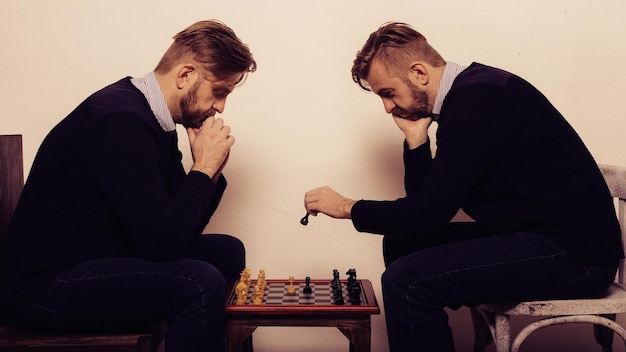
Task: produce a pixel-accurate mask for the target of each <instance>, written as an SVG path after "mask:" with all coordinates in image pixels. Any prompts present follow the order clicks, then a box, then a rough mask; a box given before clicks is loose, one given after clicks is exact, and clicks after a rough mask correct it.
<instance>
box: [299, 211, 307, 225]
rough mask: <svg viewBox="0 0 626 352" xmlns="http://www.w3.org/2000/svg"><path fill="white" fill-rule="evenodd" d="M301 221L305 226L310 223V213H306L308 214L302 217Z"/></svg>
mask: <svg viewBox="0 0 626 352" xmlns="http://www.w3.org/2000/svg"><path fill="white" fill-rule="evenodd" d="M300 223H301V224H302V225H304V226H306V225H307V224H308V223H309V213H306V215H305V216H304V217H303V218H302V219H300Z"/></svg>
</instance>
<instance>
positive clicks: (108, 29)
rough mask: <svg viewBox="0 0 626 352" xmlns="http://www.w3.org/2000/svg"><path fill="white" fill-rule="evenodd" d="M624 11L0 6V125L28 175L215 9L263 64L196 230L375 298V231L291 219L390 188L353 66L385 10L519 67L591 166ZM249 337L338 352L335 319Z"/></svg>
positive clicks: (524, 5) (602, 130)
mask: <svg viewBox="0 0 626 352" xmlns="http://www.w3.org/2000/svg"><path fill="white" fill-rule="evenodd" d="M625 13H626V1H624V0H600V1H596V2H590V1H583V0H573V1H543V0H527V1H513V0H507V1H505V0H477V1H471V2H469V1H468V2H466V1H460V0H459V1H450V0H448V1H415V0H397V1H394V0H388V1H379V0H376V1H374V0H350V1H343V0H318V1H296V0H293V1H288V0H283V1H279V0H266V1H233V0H222V1H206V0H205V1H199V0H195V1H194V0H177V1H165V0H132V1H128V0H101V1H88V0H55V1H36V0H0V45H1V48H2V49H1V50H2V55H1V56H0V77H1V80H2V83H0V107H1V109H2V118H0V134H11V133H19V134H23V136H24V159H25V160H24V161H25V168H26V171H28V169H29V168H30V165H31V163H32V160H33V158H34V155H35V153H36V150H37V148H38V146H39V144H40V143H41V141H42V139H43V138H44V137H45V135H46V133H47V132H48V131H49V130H50V129H51V128H52V127H53V126H54V125H55V124H56V123H57V122H58V121H59V120H61V119H62V118H63V117H64V116H65V115H66V114H67V113H69V112H70V111H71V110H72V109H73V108H74V107H75V106H76V105H77V104H78V103H80V102H81V101H82V100H83V99H84V98H85V97H86V96H87V95H89V94H91V93H92V92H93V91H95V90H97V89H99V88H101V87H103V86H104V85H106V84H109V83H111V82H113V81H116V80H118V79H119V78H121V77H123V76H126V75H131V76H140V75H143V74H145V73H147V72H148V71H150V70H152V69H153V68H154V66H155V65H156V63H157V62H158V60H159V58H160V57H161V55H162V53H163V52H164V50H165V49H166V48H167V47H168V46H169V44H170V43H171V37H172V36H173V35H174V34H175V33H176V32H178V31H179V30H181V29H183V28H184V27H186V26H187V25H189V24H191V23H193V22H195V21H197V20H201V19H208V18H216V19H220V20H222V21H224V22H225V23H226V24H227V25H229V26H230V27H232V28H233V29H234V30H235V31H236V32H237V33H238V35H239V36H240V37H241V38H242V40H243V41H244V42H246V43H248V44H249V45H250V47H251V50H252V52H253V53H254V55H255V57H256V59H257V62H258V65H259V69H258V72H257V73H254V74H252V75H251V76H250V77H249V79H248V81H247V82H246V83H245V85H244V86H242V87H240V88H238V89H237V90H236V91H235V92H234V93H233V94H232V95H231V97H229V100H228V104H227V106H226V111H225V113H224V114H223V117H224V119H225V120H226V121H227V123H228V124H229V125H231V127H232V131H233V132H232V133H233V135H234V136H235V137H236V138H237V141H236V144H235V146H234V147H233V150H232V152H231V158H230V162H229V165H228V166H227V169H226V170H225V174H226V176H227V177H228V178H229V182H230V187H229V189H228V191H227V193H226V195H225V197H224V200H223V203H222V206H221V207H220V209H219V211H218V212H217V214H216V215H215V218H214V220H213V221H212V223H211V224H210V225H209V227H208V229H207V231H209V232H223V233H229V234H233V235H236V236H238V237H239V238H240V239H242V240H243V241H244V243H245V244H246V246H247V253H248V256H247V258H248V266H249V267H250V269H251V270H252V271H253V272H255V273H256V272H257V271H258V270H259V269H265V271H266V272H267V275H268V278H286V277H288V276H295V277H297V278H303V277H305V276H311V277H313V278H330V277H331V273H332V270H333V269H335V268H337V269H339V270H340V271H342V272H345V271H346V270H347V269H348V268H351V267H354V268H356V269H357V272H358V275H359V277H360V278H369V279H370V280H372V282H373V283H374V285H375V289H376V292H377V294H378V299H379V300H381V298H382V297H381V294H380V283H379V278H380V275H381V273H382V271H383V265H382V256H381V250H380V243H381V239H380V237H378V236H375V235H370V234H360V233H357V232H356V231H355V230H354V228H353V227H352V225H351V223H350V222H349V221H339V220H332V219H329V218H327V217H324V216H320V217H317V218H312V219H310V223H309V226H307V227H303V226H301V225H300V224H299V219H300V218H301V217H302V216H303V215H304V213H305V211H304V208H303V205H302V203H303V195H304V192H305V191H307V190H309V189H311V188H314V187H318V186H321V185H330V186H332V187H334V188H335V189H336V190H337V191H339V192H341V193H343V194H344V195H346V196H348V197H352V198H356V199H359V198H368V199H395V198H397V197H400V196H402V193H403V192H402V164H401V145H402V135H401V133H400V132H399V131H398V130H397V128H396V127H395V125H394V123H393V122H392V121H391V119H390V118H389V117H388V116H387V115H386V114H385V113H384V111H383V108H382V104H381V103H380V101H379V99H377V98H376V97H375V96H374V95H372V94H368V93H365V92H363V91H361V90H360V89H358V88H357V86H356V85H355V84H354V83H353V82H352V81H351V77H350V68H351V63H352V60H353V59H354V55H355V53H356V51H357V50H358V49H359V48H360V47H361V45H362V44H363V42H364V41H365V39H366V38H367V36H368V35H369V33H371V32H372V31H373V30H375V29H376V28H377V27H378V26H379V25H381V24H382V23H384V22H386V21H391V20H394V21H404V22H408V23H411V24H412V25H414V26H415V28H416V29H418V30H419V31H421V32H422V33H423V34H424V35H426V37H427V38H429V41H430V42H431V44H433V45H434V46H435V47H436V48H437V49H438V50H439V51H440V53H441V54H442V55H443V56H444V57H445V58H446V59H448V60H450V61H454V62H457V63H460V64H464V65H465V64H469V63H471V62H472V61H479V62H482V63H485V64H489V65H494V66H498V67H501V68H504V69H507V70H510V71H513V72H515V73H517V74H519V75H521V76H522V77H524V78H526V79H528V80H529V81H530V82H532V83H533V84H535V85H536V86H537V87H538V88H539V89H541V90H542V91H543V92H544V94H545V95H546V96H548V98H550V99H551V100H552V102H553V103H554V104H555V105H556V106H557V108H558V109H560V111H561V112H562V113H563V114H564V115H565V116H566V118H567V119H568V120H569V121H570V122H571V124H572V125H573V126H574V128H576V130H577V131H578V132H579V134H580V135H581V137H582V138H583V139H584V140H585V141H586V143H587V145H588V147H589V149H590V150H591V152H592V154H593V155H594V156H595V157H596V159H597V160H598V161H599V162H603V163H616V164H622V165H626V153H624V152H623V151H624V146H623V144H624V137H623V133H624V130H625V127H626V122H624V119H623V118H624V115H623V110H624V101H625V98H626V97H625V94H624V93H625V92H626V65H624V59H623V58H624V57H625V56H626V50H625V49H624V47H625V45H624V43H625V37H626V25H625V24H624V23H625V22H624V14H625ZM179 133H181V149H182V150H184V151H185V158H186V159H185V162H186V165H187V166H188V165H189V153H188V152H187V150H188V146H187V143H186V138H185V134H184V132H183V131H182V130H179ZM33 220H34V221H36V219H33ZM529 284H531V283H529ZM451 324H452V326H453V328H454V331H455V338H456V343H457V347H458V351H470V350H471V328H470V326H469V318H468V315H467V311H466V310H463V309H462V310H460V311H458V312H453V313H452V314H451ZM572 331H574V333H572ZM579 331H580V332H581V333H578V332H579ZM590 331H591V330H590V328H589V327H587V326H583V327H576V328H574V329H573V330H572V329H570V330H567V329H566V330H561V329H558V328H557V329H554V330H547V331H546V332H543V331H542V332H539V333H537V335H536V336H534V337H532V338H531V339H530V340H529V341H528V343H527V344H525V345H524V346H523V348H525V350H526V351H548V350H555V348H556V347H555V346H558V345H559V343H563V344H564V346H566V347H563V348H564V349H558V350H569V351H586V350H589V349H590V348H591V347H590V346H592V336H591V334H590ZM255 345H256V351H257V352H265V351H272V352H275V351H331V352H333V351H345V350H347V342H346V340H345V339H344V338H343V336H342V335H341V334H340V333H339V332H338V331H337V330H336V329H333V328H260V329H258V330H257V332H256V333H255ZM540 345H544V347H538V346H540ZM372 350H373V351H376V352H378V351H387V347H386V333H385V328H384V318H383V315H380V316H375V317H374V319H373V347H372Z"/></svg>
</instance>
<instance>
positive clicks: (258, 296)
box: [252, 285, 263, 306]
mask: <svg viewBox="0 0 626 352" xmlns="http://www.w3.org/2000/svg"><path fill="white" fill-rule="evenodd" d="M262 303H263V294H262V293H261V288H260V287H259V286H258V285H255V286H254V293H252V304H254V305H255V306H258V305H261V304H262Z"/></svg>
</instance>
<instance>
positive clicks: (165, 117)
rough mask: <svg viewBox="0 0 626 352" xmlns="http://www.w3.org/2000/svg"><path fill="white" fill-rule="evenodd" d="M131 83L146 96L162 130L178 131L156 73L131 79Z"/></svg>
mask: <svg viewBox="0 0 626 352" xmlns="http://www.w3.org/2000/svg"><path fill="white" fill-rule="evenodd" d="M130 81H131V82H132V83H133V85H135V87H137V89H139V90H140V91H141V92H142V93H143V95H145V96H146V99H147V100H148V105H150V109H152V112H153V113H154V116H155V117H156V119H157V121H158V122H159V125H161V128H163V130H164V131H166V132H171V131H174V130H175V129H176V123H174V119H173V118H172V114H171V113H170V110H169V109H168V108H167V103H166V102H165V97H163V93H162V92H161V87H160V86H159V82H158V81H157V79H156V75H155V74H154V71H152V72H150V73H148V74H146V75H145V76H143V77H140V78H131V80H130Z"/></svg>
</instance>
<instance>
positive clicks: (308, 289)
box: [302, 276, 313, 295]
mask: <svg viewBox="0 0 626 352" xmlns="http://www.w3.org/2000/svg"><path fill="white" fill-rule="evenodd" d="M304 283H305V286H304V289H302V292H303V293H304V294H305V295H310V294H311V293H313V290H312V289H311V278H310V277H308V276H307V277H306V278H305V279H304Z"/></svg>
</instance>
